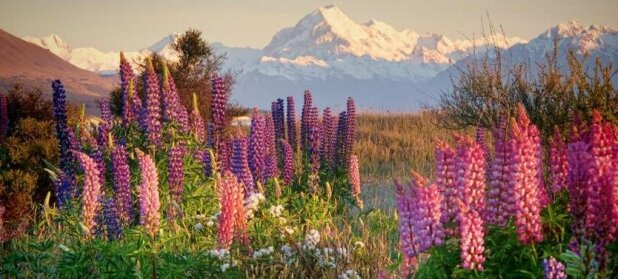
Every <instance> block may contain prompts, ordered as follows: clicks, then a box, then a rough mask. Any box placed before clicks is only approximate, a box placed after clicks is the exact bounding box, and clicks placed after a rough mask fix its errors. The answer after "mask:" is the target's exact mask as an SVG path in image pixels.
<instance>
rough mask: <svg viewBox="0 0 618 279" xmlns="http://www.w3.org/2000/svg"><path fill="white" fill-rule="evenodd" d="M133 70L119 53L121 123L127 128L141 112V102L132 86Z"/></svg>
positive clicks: (121, 53)
mask: <svg viewBox="0 0 618 279" xmlns="http://www.w3.org/2000/svg"><path fill="white" fill-rule="evenodd" d="M133 78H134V74H133V69H132V68H131V64H129V62H128V61H127V59H126V58H125V56H124V53H123V52H120V91H121V92H122V123H123V124H124V125H125V126H127V125H128V124H129V123H130V122H131V121H134V120H136V118H137V117H138V115H139V112H140V111H141V109H142V108H141V106H142V102H141V100H140V99H139V97H137V96H136V94H135V91H134V86H133Z"/></svg>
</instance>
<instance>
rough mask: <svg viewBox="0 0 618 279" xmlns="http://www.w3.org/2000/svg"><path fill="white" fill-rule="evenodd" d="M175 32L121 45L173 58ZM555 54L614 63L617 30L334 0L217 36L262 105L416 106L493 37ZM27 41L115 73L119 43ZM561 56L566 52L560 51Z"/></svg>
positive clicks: (534, 53)
mask: <svg viewBox="0 0 618 279" xmlns="http://www.w3.org/2000/svg"><path fill="white" fill-rule="evenodd" d="M176 37H177V35H176V34H171V35H168V36H165V37H164V38H163V39H162V40H160V41H159V42H156V43H155V44H153V45H152V46H150V47H147V48H144V49H142V50H139V51H133V52H127V51H125V56H127V57H128V58H129V60H133V61H138V59H139V58H141V57H143V56H144V55H147V54H149V53H151V52H156V53H158V54H160V55H162V56H164V57H166V58H168V59H171V60H175V59H177V53H176V52H175V51H174V50H173V49H172V48H171V43H172V42H173V41H174V40H175V38H176ZM556 39H557V40H559V41H558V47H559V49H560V50H561V53H566V50H567V49H576V50H578V52H579V54H581V55H583V54H589V55H594V56H598V57H601V60H602V61H604V62H614V64H615V63H616V62H618V36H617V31H616V30H614V29H611V28H608V27H602V26H597V25H593V26H590V27H583V26H581V25H580V24H578V23H576V22H568V23H565V24H560V25H557V26H555V27H553V28H550V29H548V30H547V31H546V32H544V33H542V34H541V35H539V36H538V37H536V38H534V39H533V40H531V41H530V42H528V41H526V40H524V39H521V38H517V37H512V38H511V37H506V36H504V35H503V34H499V33H496V34H489V35H484V36H480V37H479V38H476V37H473V38H470V39H464V40H451V39H449V38H448V37H446V36H444V35H441V34H436V33H427V34H418V33H417V32H415V31H413V30H401V31H399V30H396V29H395V28H393V27H392V26H390V25H388V24H387V23H385V22H382V21H378V20H371V21H369V22H367V23H362V24H361V23H356V22H354V21H353V20H352V19H350V18H349V17H348V16H346V15H345V14H344V13H343V12H342V11H341V10H340V9H339V8H338V7H337V6H336V5H328V6H324V7H322V8H319V9H317V10H315V11H313V12H312V13H310V14H308V15H306V16H304V17H303V18H301V19H300V20H299V21H298V23H297V24H296V25H294V26H292V27H288V28H284V29H282V30H281V31H279V32H277V33H276V34H275V35H274V36H273V38H272V40H271V41H270V43H269V44H268V45H267V46H266V47H264V48H263V49H254V48H238V47H228V46H225V45H223V44H220V43H213V47H214V49H215V50H216V51H217V52H218V53H220V54H226V57H227V60H226V61H225V63H224V69H225V70H232V71H235V72H239V73H240V74H239V75H238V76H237V83H236V85H235V89H234V95H233V98H235V99H236V100H238V101H239V102H240V103H242V104H244V105H248V106H259V107H262V108H267V107H269V105H270V100H271V99H273V98H275V97H279V96H285V95H296V96H298V97H301V95H302V92H303V91H304V90H305V89H308V88H309V89H314V94H315V95H317V96H316V98H315V100H316V101H317V102H318V104H320V103H319V102H320V101H321V102H322V104H320V105H328V104H332V103H334V102H336V103H344V102H345V98H346V97H347V96H350V95H351V96H356V97H357V102H358V104H359V106H360V107H363V106H364V107H366V108H372V109H374V108H385V109H416V108H418V107H419V106H420V104H421V103H432V102H433V100H434V99H436V98H437V95H438V94H439V93H440V90H448V89H449V87H450V83H451V78H452V77H453V76H456V75H457V69H463V68H464V67H465V65H466V64H467V63H471V61H473V60H474V57H475V56H476V57H479V56H484V55H485V54H486V53H487V51H488V50H490V49H493V48H494V47H495V46H497V47H499V48H502V49H505V51H504V53H506V54H508V56H509V58H508V59H509V61H510V62H511V63H513V64H514V63H518V64H519V63H529V64H533V63H536V62H543V61H544V59H545V55H546V54H547V53H551V51H552V49H553V44H554V40H556ZM25 40H27V41H29V42H32V43H35V44H37V45H39V46H41V47H43V48H46V49H48V50H49V51H51V52H52V53H54V54H56V55H58V56H59V57H61V58H62V59H64V60H66V61H68V62H70V63H72V64H73V65H76V66H78V67H80V68H82V69H87V70H91V71H95V72H98V73H100V74H110V73H116V72H117V67H118V64H119V55H118V52H101V51H99V50H96V49H93V48H71V47H70V46H69V45H68V44H67V43H65V42H64V41H63V40H62V39H61V38H60V37H58V36H57V35H51V36H49V37H46V38H42V39H37V38H32V37H27V38H25ZM562 60H563V61H566V59H562Z"/></svg>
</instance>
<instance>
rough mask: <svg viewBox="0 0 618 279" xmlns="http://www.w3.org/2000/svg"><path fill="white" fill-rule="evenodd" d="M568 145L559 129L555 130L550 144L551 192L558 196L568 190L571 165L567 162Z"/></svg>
mask: <svg viewBox="0 0 618 279" xmlns="http://www.w3.org/2000/svg"><path fill="white" fill-rule="evenodd" d="M567 152H568V149H567V145H566V143H565V142H564V139H563V138H562V135H561V134H560V130H559V129H558V127H555V128H554V134H553V136H552V138H551V140H550V142H549V162H550V171H551V192H552V194H554V195H555V194H557V193H558V192H560V191H561V190H562V189H565V188H566V185H567V178H568V175H569V163H568V161H567Z"/></svg>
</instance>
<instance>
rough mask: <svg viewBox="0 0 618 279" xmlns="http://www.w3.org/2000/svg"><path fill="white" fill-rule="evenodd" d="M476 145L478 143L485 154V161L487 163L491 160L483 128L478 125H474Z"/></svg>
mask: <svg viewBox="0 0 618 279" xmlns="http://www.w3.org/2000/svg"><path fill="white" fill-rule="evenodd" d="M476 143H478V144H479V145H480V146H481V148H483V152H484V153H485V160H486V161H487V163H489V161H490V159H491V153H490V152H489V146H488V145H487V139H486V138H485V128H483V127H482V126H481V125H480V124H478V125H476Z"/></svg>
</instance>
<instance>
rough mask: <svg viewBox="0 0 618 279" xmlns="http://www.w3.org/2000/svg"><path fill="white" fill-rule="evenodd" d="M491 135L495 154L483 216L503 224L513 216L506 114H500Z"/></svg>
mask: <svg viewBox="0 0 618 279" xmlns="http://www.w3.org/2000/svg"><path fill="white" fill-rule="evenodd" d="M493 136H494V151H495V155H494V158H493V160H491V161H489V164H490V166H489V175H488V176H487V177H488V179H489V181H488V184H487V186H488V190H487V216H486V217H485V218H486V220H487V222H488V223H490V224H494V225H499V226H505V225H506V223H507V221H508V220H509V218H511V217H513V216H515V193H514V191H513V188H511V187H510V186H509V160H508V142H507V141H508V140H507V120H506V116H504V115H501V116H500V120H499V121H498V127H496V129H495V130H494V131H493Z"/></svg>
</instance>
